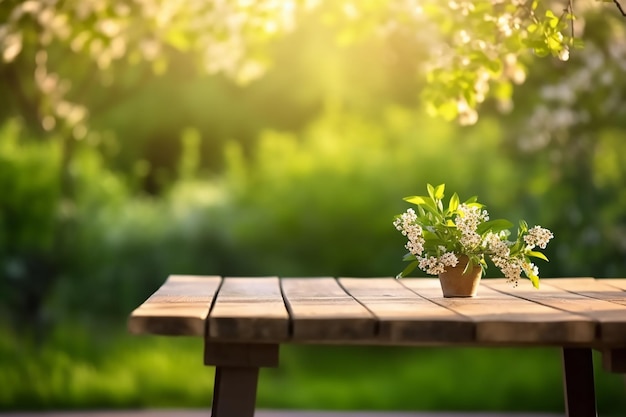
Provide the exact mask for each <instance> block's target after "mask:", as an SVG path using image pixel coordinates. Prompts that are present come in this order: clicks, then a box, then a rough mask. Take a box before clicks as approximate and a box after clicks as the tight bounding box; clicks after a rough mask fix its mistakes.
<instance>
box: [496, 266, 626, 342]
mask: <svg viewBox="0 0 626 417" xmlns="http://www.w3.org/2000/svg"><path fill="white" fill-rule="evenodd" d="M555 281H558V279H545V278H544V279H542V280H541V284H540V289H539V290H537V289H535V288H533V286H532V284H531V283H530V281H529V280H520V282H519V285H518V287H517V288H511V286H510V285H509V284H507V283H506V282H505V281H504V280H503V279H497V280H486V281H485V282H484V285H485V286H488V287H489V288H493V289H495V290H498V291H503V292H508V293H509V294H511V295H514V296H516V297H521V298H524V299H526V300H530V301H533V302H536V303H539V304H543V305H546V306H549V307H552V308H556V309H559V310H563V311H567V312H570V313H573V314H579V315H582V316H584V317H588V318H589V319H591V321H590V322H589V323H588V328H585V327H584V326H583V325H582V324H581V326H580V330H581V331H582V330H585V331H586V332H587V334H588V335H589V337H593V335H594V330H593V329H594V328H595V329H596V330H595V334H596V336H597V337H598V338H599V339H600V340H602V341H603V342H607V343H615V342H624V343H626V321H625V320H624V319H625V318H626V305H621V304H615V303H612V302H609V301H604V300H599V299H597V298H589V297H586V296H584V295H581V294H577V293H573V292H568V291H565V290H563V289H562V288H558V287H555V286H553V285H550V283H553V282H555ZM585 285H587V284H585Z"/></svg>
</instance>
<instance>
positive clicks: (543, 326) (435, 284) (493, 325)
mask: <svg viewBox="0 0 626 417" xmlns="http://www.w3.org/2000/svg"><path fill="white" fill-rule="evenodd" d="M485 281H486V280H483V282H485ZM402 283H403V284H404V285H406V286H407V287H408V288H410V289H411V290H413V291H415V293H417V294H419V295H421V296H423V297H426V298H428V299H430V300H432V301H433V302H436V303H437V304H439V305H441V306H443V307H446V308H448V309H450V310H451V311H454V312H456V313H458V314H461V315H463V316H466V317H467V318H469V319H470V320H472V321H473V322H474V323H475V325H476V341H477V342H479V343H504V344H518V343H519V344H525V343H530V344H563V343H580V342H589V341H592V340H593V323H592V324H591V325H590V322H591V320H590V319H588V318H585V317H582V316H579V315H575V314H571V313H567V312H564V311H561V310H557V309H554V308H551V307H547V306H545V305H541V304H537V303H534V302H531V301H527V300H524V299H521V298H517V297H514V296H511V295H508V294H502V293H500V292H497V291H495V290H492V289H490V288H489V287H487V286H486V285H482V284H481V287H480V288H479V291H478V296H477V297H476V298H444V297H443V296H442V295H441V288H440V285H439V280H438V279H417V280H406V281H405V280H402Z"/></svg>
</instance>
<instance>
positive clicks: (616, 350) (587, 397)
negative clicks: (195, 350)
mask: <svg viewBox="0 0 626 417" xmlns="http://www.w3.org/2000/svg"><path fill="white" fill-rule="evenodd" d="M128 326H129V329H130V331H131V332H132V333H135V334H157V335H193V336H201V337H204V340H205V344H204V345H205V352H204V361H205V364H206V365H212V366H216V373H215V386H214V396H213V406H212V415H213V416H214V417H226V416H228V417H231V416H236V417H249V416H253V415H254V408H255V401H256V388H257V381H258V372H259V368H260V367H276V366H278V351H279V346H280V345H281V344H285V343H301V344H340V345H356V344H359V345H363V344H367V345H413V346H468V347H469V346H481V347H485V346H486V347H490V346H493V347H498V346H511V347H513V346H516V347H517V346H555V347H559V348H561V349H562V351H563V382H564V388H565V389H564V391H565V409H566V412H567V416H569V417H592V416H596V400H595V391H594V381H593V363H592V349H597V350H599V351H601V352H602V363H603V367H604V368H605V370H607V371H610V372H620V373H626V279H602V280H596V279H593V278H559V279H542V280H541V289H540V290H535V289H533V288H532V287H531V286H530V285H529V283H528V282H527V281H523V282H520V286H519V287H517V288H513V287H511V286H510V285H509V284H507V283H505V282H504V281H503V280H501V279H483V280H482V283H481V287H480V289H479V295H478V297H476V298H443V297H442V294H441V289H440V286H439V282H438V280H437V279H428V278H404V279H402V280H396V279H393V278H332V277H316V278H278V277H255V278H249V277H245V278H244V277H226V278H222V277H218V276H181V275H179V276H170V277H169V278H168V279H167V281H166V282H165V283H164V284H163V286H161V288H159V289H158V290H157V291H156V292H155V293H154V294H153V295H152V296H151V297H150V298H148V299H147V300H146V301H145V302H144V303H143V304H142V305H141V306H139V307H138V308H137V309H136V310H135V311H133V313H132V314H131V316H130V318H129V322H128Z"/></svg>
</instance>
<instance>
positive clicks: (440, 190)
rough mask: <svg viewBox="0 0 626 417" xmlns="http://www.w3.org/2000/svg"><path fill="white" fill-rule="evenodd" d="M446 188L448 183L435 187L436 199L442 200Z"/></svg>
mask: <svg viewBox="0 0 626 417" xmlns="http://www.w3.org/2000/svg"><path fill="white" fill-rule="evenodd" d="M445 189H446V184H439V185H438V186H437V187H436V188H435V200H441V199H442V198H443V195H444V191H445Z"/></svg>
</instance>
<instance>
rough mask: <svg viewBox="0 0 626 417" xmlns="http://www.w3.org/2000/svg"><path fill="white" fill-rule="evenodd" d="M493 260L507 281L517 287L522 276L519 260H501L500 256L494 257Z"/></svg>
mask: <svg viewBox="0 0 626 417" xmlns="http://www.w3.org/2000/svg"><path fill="white" fill-rule="evenodd" d="M491 260H492V261H493V263H494V265H495V266H497V267H498V268H499V269H500V270H501V271H502V273H503V274H504V276H505V278H506V281H507V282H508V283H510V284H513V285H515V286H517V282H518V281H519V279H520V277H521V274H522V265H521V264H520V262H519V260H517V259H515V258H511V259H509V258H501V257H499V256H492V257H491Z"/></svg>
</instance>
